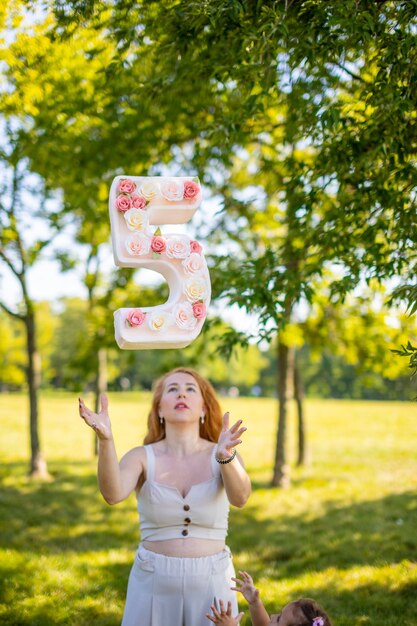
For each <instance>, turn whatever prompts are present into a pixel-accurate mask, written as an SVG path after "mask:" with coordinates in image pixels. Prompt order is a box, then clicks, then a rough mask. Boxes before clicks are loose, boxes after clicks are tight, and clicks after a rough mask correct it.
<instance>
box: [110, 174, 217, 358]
mask: <svg viewBox="0 0 417 626" xmlns="http://www.w3.org/2000/svg"><path fill="white" fill-rule="evenodd" d="M200 201H201V187H200V183H199V181H198V178H185V177H181V178H166V177H156V176H155V177H152V176H149V177H148V176H129V177H125V176H117V177H116V178H115V179H114V180H113V183H112V186H111V189H110V198H109V210H110V223H111V231H112V242H113V255H114V262H115V264H116V265H118V266H120V267H134V268H139V267H145V268H147V269H150V270H154V271H155V272H159V273H160V274H162V276H164V278H165V279H166V281H167V283H168V286H169V297H168V300H167V301H166V302H165V303H164V304H161V305H159V306H154V307H146V306H142V305H141V306H140V308H138V307H134V308H124V309H118V310H117V311H116V312H115V313H114V328H115V336H116V341H117V343H118V345H119V347H120V348H124V349H127V350H141V349H145V348H184V347H185V346H188V345H189V344H190V343H191V342H192V341H194V339H195V338H196V337H197V336H198V335H199V333H200V331H201V328H202V326H203V324H204V319H205V317H206V311H207V308H208V305H209V303H210V294H211V288H210V276H209V271H208V268H207V263H206V260H205V258H204V255H203V252H202V247H201V245H200V244H199V243H198V241H195V240H193V239H190V237H188V236H187V235H177V234H173V233H171V234H166V235H164V234H162V233H161V231H160V229H159V228H157V229H151V228H150V226H151V225H160V224H184V223H186V222H188V221H189V220H190V219H191V217H192V216H193V215H194V213H195V211H196V209H197V208H198V207H199V205H200Z"/></svg>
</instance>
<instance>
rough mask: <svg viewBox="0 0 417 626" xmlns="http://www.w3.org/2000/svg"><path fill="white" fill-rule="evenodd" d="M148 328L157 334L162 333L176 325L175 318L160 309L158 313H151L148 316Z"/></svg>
mask: <svg viewBox="0 0 417 626" xmlns="http://www.w3.org/2000/svg"><path fill="white" fill-rule="evenodd" d="M147 318H148V326H149V328H150V329H151V330H154V331H155V332H161V331H164V330H166V329H167V328H169V327H170V326H172V325H173V324H174V321H175V319H174V317H173V315H171V314H170V313H167V312H166V311H163V310H161V309H159V310H158V311H151V312H149V313H148V315H147Z"/></svg>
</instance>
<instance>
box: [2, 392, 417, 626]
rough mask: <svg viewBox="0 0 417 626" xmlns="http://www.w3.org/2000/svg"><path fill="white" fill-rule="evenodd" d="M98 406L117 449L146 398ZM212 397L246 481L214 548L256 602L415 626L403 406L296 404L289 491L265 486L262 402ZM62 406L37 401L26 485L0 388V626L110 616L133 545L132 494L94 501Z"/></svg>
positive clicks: (265, 402) (416, 549) (411, 419)
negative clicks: (219, 547)
mask: <svg viewBox="0 0 417 626" xmlns="http://www.w3.org/2000/svg"><path fill="white" fill-rule="evenodd" d="M110 402H111V404H110V407H111V414H112V417H113V425H114V431H115V438H116V442H117V447H118V451H119V454H123V453H124V452H125V451H127V450H128V449H129V448H130V447H132V446H133V445H136V444H137V443H138V442H140V441H141V440H142V437H143V435H144V432H145V422H146V414H147V408H148V406H149V395H147V394H141V393H130V394H124V395H117V394H114V395H112V394H110ZM222 404H223V408H224V409H225V410H226V409H230V410H231V411H232V416H233V417H235V418H237V417H243V418H244V419H245V423H246V425H247V426H248V432H247V433H246V435H245V442H244V444H243V445H242V446H241V452H242V454H243V456H244V458H245V460H246V464H247V468H248V471H249V473H250V475H251V478H252V481H253V485H254V491H253V494H252V496H251V498H250V500H249V502H248V504H247V506H246V507H245V508H244V509H242V510H236V509H234V510H232V511H231V519H230V535H229V538H228V543H229V545H230V546H231V548H232V551H233V553H234V558H235V566H236V569H242V568H244V569H247V570H248V571H249V572H251V573H252V574H253V576H254V578H255V580H256V582H257V584H258V586H259V587H260V589H261V591H262V596H263V599H264V601H265V603H266V605H267V607H268V609H269V610H270V611H271V612H278V611H279V609H280V607H281V606H282V605H283V604H285V603H286V602H288V601H289V600H291V599H294V598H296V597H299V596H300V595H306V596H311V597H314V598H315V599H317V600H318V601H319V602H320V603H321V604H323V606H324V607H325V608H326V609H327V610H328V611H329V613H330V614H331V615H332V617H333V619H334V623H335V625H339V626H359V625H363V624H366V625H367V624H369V625H370V624H372V625H373V626H374V625H376V626H378V625H381V626H394V625H395V626H397V625H398V624H401V625H404V626H415V624H417V609H416V606H417V603H416V598H417V420H416V417H415V416H416V405H415V404H411V403H382V402H348V401H313V400H310V401H308V402H307V405H306V409H307V419H308V431H309V446H310V455H311V464H310V465H309V466H308V467H306V468H302V469H294V468H293V469H292V486H291V487H290V488H288V489H285V490H279V489H271V488H269V481H270V478H271V473H272V460H273V454H274V444H275V428H276V411H277V406H276V403H275V402H274V401H273V400H269V399H244V398H238V399H223V400H222ZM76 408H77V399H76V397H73V396H72V395H70V394H48V395H45V396H44V397H43V399H42V404H41V439H42V447H43V450H44V452H45V455H46V457H47V460H48V468H49V471H50V472H51V473H52V475H53V480H52V481H51V482H45V483H39V482H32V481H30V480H28V478H27V477H26V472H27V467H28V447H29V443H28V435H27V401H26V398H24V397H23V396H20V395H17V396H14V395H13V396H12V395H6V394H0V429H1V440H0V455H1V460H2V464H1V491H0V624H5V625H22V626H24V625H33V626H49V625H55V624H71V625H76V626H84V625H85V626H87V625H88V626H90V625H91V624H95V625H96V626H105V625H108V626H110V625H112V626H114V625H116V624H119V623H120V620H121V615H122V610H123V604H124V596H125V590H126V584H127V578H128V575H129V571H130V567H131V564H132V559H133V553H134V550H135V548H136V545H137V543H138V539H139V532H138V521H137V514H136V509H135V500H134V497H133V496H131V497H130V498H129V499H128V501H126V502H124V503H122V504H120V505H118V506H117V507H108V506H107V505H106V504H105V503H104V502H103V500H102V499H101V497H100V495H99V494H98V489H97V482H96V473H95V465H96V462H95V459H94V458H93V456H92V449H93V440H92V437H91V434H90V432H89V431H88V430H87V429H86V428H85V426H84V425H83V423H82V421H81V420H80V418H79V417H78V416H77V411H76ZM293 421H294V420H293V417H292V416H291V419H290V426H291V427H290V429H289V449H290V450H291V451H294V449H295V440H294V433H293V430H294V424H293ZM292 460H293V459H290V461H292ZM242 607H243V608H244V604H243V603H242ZM208 623H209V622H208ZM249 623H250V620H249V617H248V614H247V612H246V617H245V619H244V620H243V624H249ZM161 626H165V625H161Z"/></svg>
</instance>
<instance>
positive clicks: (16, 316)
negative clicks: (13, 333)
mask: <svg viewBox="0 0 417 626" xmlns="http://www.w3.org/2000/svg"><path fill="white" fill-rule="evenodd" d="M0 308H1V309H3V311H5V312H6V313H7V314H8V315H11V317H15V318H17V319H18V320H20V321H21V322H24V321H25V318H24V316H23V315H20V313H16V312H15V311H12V310H11V309H9V308H8V307H7V306H6V305H5V304H3V302H0Z"/></svg>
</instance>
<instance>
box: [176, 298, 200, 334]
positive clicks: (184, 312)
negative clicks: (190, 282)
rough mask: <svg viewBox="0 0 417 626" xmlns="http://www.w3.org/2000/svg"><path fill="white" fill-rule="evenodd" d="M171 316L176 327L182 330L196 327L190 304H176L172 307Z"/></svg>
mask: <svg viewBox="0 0 417 626" xmlns="http://www.w3.org/2000/svg"><path fill="white" fill-rule="evenodd" d="M173 315H174V317H175V322H176V324H177V326H178V327H179V328H182V329H183V330H193V329H194V328H195V327H196V326H197V319H196V318H195V316H194V311H193V307H192V304H191V303H190V302H180V303H178V304H177V305H176V306H175V307H174V311H173Z"/></svg>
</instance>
